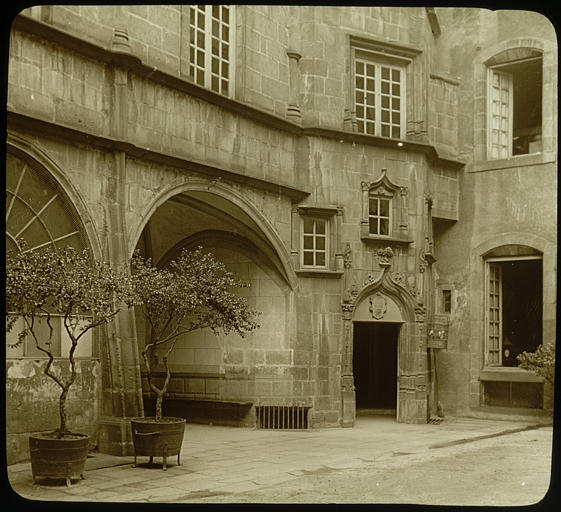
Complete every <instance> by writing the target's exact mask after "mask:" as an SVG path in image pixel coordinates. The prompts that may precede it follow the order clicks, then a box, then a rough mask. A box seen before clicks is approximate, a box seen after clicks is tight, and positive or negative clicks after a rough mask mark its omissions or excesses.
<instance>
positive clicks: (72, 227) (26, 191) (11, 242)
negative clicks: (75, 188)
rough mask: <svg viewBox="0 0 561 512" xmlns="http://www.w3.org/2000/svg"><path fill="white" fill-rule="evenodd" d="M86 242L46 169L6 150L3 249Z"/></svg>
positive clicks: (81, 244)
mask: <svg viewBox="0 0 561 512" xmlns="http://www.w3.org/2000/svg"><path fill="white" fill-rule="evenodd" d="M20 239H23V240H25V242H26V249H25V250H32V249H39V248H42V247H47V246H55V247H63V246H66V245H71V246H73V247H75V248H76V249H78V250H80V249H82V248H84V247H85V246H86V244H85V239H84V236H83V234H82V232H81V229H80V223H79V221H78V219H77V215H76V214H75V212H74V208H73V207H72V206H71V204H70V202H69V200H68V199H67V198H66V196H65V195H64V193H63V192H62V190H60V188H59V187H58V186H57V184H56V182H55V181H54V179H53V178H52V177H51V176H49V175H48V173H47V172H46V171H45V170H43V169H40V168H39V166H38V165H34V164H32V163H31V162H27V161H24V160H22V159H21V158H18V157H17V156H15V155H13V154H10V153H8V155H7V158H6V250H8V251H9V250H19V249H20V247H19V240H20Z"/></svg>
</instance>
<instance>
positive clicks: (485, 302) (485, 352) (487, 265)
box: [483, 255, 543, 370]
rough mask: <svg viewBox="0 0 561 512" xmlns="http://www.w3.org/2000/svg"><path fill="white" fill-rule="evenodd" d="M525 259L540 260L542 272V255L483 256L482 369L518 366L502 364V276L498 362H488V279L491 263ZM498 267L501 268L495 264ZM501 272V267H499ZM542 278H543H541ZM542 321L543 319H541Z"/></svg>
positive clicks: (499, 306)
mask: <svg viewBox="0 0 561 512" xmlns="http://www.w3.org/2000/svg"><path fill="white" fill-rule="evenodd" d="M527 260H534V261H541V262H542V272H543V257H542V256H538V255H527V256H495V257H489V258H485V261H484V264H485V271H484V279H485V282H484V294H485V295H484V300H483V307H484V317H483V318H484V335H483V336H484V337H483V340H484V343H483V369H484V370H485V369H496V368H509V369H513V368H518V366H514V367H510V366H503V361H502V355H503V304H502V294H503V292H502V276H501V277H500V278H499V279H500V290H499V304H498V309H499V315H498V316H499V318H498V320H497V322H498V334H497V336H498V343H497V345H498V346H497V354H498V362H494V361H493V362H490V341H489V335H490V329H489V323H490V321H491V320H490V315H489V307H490V305H489V292H490V290H489V279H490V268H491V265H492V264H493V263H495V264H497V263H507V262H512V261H527ZM497 267H498V268H501V267H499V266H498V265H497ZM501 274H502V268H501ZM542 279H543V278H542ZM542 300H543V283H542ZM542 321H543V320H542Z"/></svg>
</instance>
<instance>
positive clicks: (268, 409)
mask: <svg viewBox="0 0 561 512" xmlns="http://www.w3.org/2000/svg"><path fill="white" fill-rule="evenodd" d="M309 409H310V406H307V405H303V404H295V405H260V406H257V407H256V408H255V410H256V415H257V428H266V429H271V430H302V429H307V428H308V410H309Z"/></svg>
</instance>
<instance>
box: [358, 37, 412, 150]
mask: <svg viewBox="0 0 561 512" xmlns="http://www.w3.org/2000/svg"><path fill="white" fill-rule="evenodd" d="M351 62H352V70H351V91H352V105H353V112H355V117H356V122H357V127H358V126H359V123H360V122H364V123H367V122H368V120H367V117H366V115H365V116H364V117H359V115H358V112H357V111H358V108H357V106H358V104H357V94H358V93H359V89H358V88H357V71H356V64H357V62H363V63H364V66H365V67H366V65H367V64H370V65H373V66H374V68H375V76H374V79H373V80H374V82H375V90H374V92H373V93H372V94H374V102H375V103H374V107H373V108H374V111H375V120H374V121H373V124H374V126H375V129H374V133H368V131H367V129H366V124H364V129H363V130H360V129H358V128H357V131H358V132H359V133H363V134H365V135H373V136H376V137H384V138H390V139H405V136H406V127H407V64H409V63H410V62H411V59H409V58H404V57H400V56H392V55H388V54H386V53H382V52H379V51H375V50H370V49H366V48H360V47H357V46H353V47H352V50H351ZM382 68H386V69H389V70H390V75H391V74H392V71H393V70H398V71H399V73H400V81H399V85H400V93H399V96H398V97H399V100H400V107H399V110H398V112H399V117H400V119H399V136H398V137H394V136H392V126H395V125H393V124H392V123H391V121H390V125H389V126H390V134H389V135H382V124H386V123H383V120H382V110H387V109H385V108H384V107H383V106H382V95H383V93H382V86H381V85H382ZM365 79H366V73H365ZM364 90H365V91H366V83H365V84H364ZM389 98H390V108H389V112H390V119H391V117H392V112H393V110H392V109H391V102H392V99H393V95H390V96H389ZM365 109H366V104H365ZM365 114H366V113H365ZM370 122H372V121H370Z"/></svg>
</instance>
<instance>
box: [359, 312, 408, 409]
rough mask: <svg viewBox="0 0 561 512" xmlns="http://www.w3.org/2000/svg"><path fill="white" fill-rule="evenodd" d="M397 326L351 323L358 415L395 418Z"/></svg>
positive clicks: (398, 325)
mask: <svg viewBox="0 0 561 512" xmlns="http://www.w3.org/2000/svg"><path fill="white" fill-rule="evenodd" d="M400 325H401V324H395V323H381V322H355V323H354V335H353V344H354V350H353V373H354V385H355V389H356V408H357V414H360V413H378V414H395V409H396V404H397V339H398V334H399V328H400Z"/></svg>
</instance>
